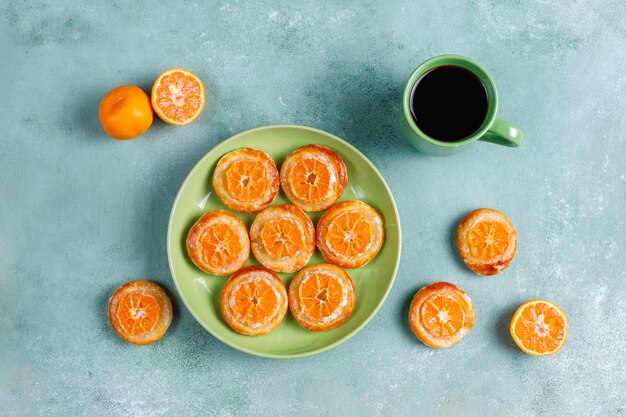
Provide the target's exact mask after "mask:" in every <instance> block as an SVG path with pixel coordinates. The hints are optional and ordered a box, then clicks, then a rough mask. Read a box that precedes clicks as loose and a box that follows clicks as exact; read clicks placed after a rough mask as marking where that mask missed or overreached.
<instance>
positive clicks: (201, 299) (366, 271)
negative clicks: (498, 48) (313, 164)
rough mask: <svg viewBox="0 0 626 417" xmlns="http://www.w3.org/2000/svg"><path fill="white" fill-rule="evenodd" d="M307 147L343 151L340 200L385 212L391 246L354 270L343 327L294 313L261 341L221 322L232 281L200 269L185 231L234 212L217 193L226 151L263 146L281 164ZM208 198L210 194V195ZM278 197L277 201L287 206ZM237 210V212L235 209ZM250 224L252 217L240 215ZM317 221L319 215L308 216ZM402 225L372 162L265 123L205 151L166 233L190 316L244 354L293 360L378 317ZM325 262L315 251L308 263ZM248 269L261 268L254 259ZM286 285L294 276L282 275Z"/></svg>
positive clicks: (315, 136)
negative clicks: (217, 213)
mask: <svg viewBox="0 0 626 417" xmlns="http://www.w3.org/2000/svg"><path fill="white" fill-rule="evenodd" d="M307 144H317V145H323V146H327V147H329V148H331V149H333V150H335V152H337V153H338V154H339V155H341V157H342V158H343V160H344V161H345V163H346V167H347V169H348V177H349V181H348V185H347V186H346V188H345V190H344V192H343V195H342V196H341V200H354V199H358V200H362V201H364V202H366V203H368V204H370V205H371V206H372V207H374V208H375V209H376V210H378V212H379V213H380V214H381V215H382V217H383V221H384V225H385V233H386V236H385V243H384V244H383V247H382V249H381V251H380V252H379V253H378V255H377V256H376V258H374V260H372V261H371V262H370V263H369V264H368V265H366V266H364V267H362V268H359V269H353V270H348V271H347V272H348V274H349V275H350V276H351V277H352V279H353V281H354V284H355V289H356V305H355V308H354V312H353V313H352V316H351V317H350V318H349V319H348V320H347V321H346V322H345V323H344V324H342V325H341V326H339V327H337V328H335V329H332V330H329V331H326V332H322V333H316V332H312V331H309V330H306V329H304V328H302V327H300V325H299V324H298V323H297V322H296V320H295V319H294V318H293V317H292V316H291V314H290V313H289V312H288V313H287V315H286V316H285V320H284V321H283V322H282V323H281V325H280V326H278V327H277V328H276V329H275V330H274V331H272V332H271V333H269V334H266V335H263V336H257V337H251V336H244V335H241V334H238V333H235V332H234V331H233V330H232V329H231V328H230V327H228V325H227V324H226V322H225V321H224V320H223V318H222V314H221V311H220V307H219V297H220V291H221V290H222V286H223V285H224V283H225V282H226V280H227V278H226V277H217V276H212V275H208V274H206V273H204V272H202V271H200V270H199V269H198V268H196V267H195V266H194V264H193V263H192V262H191V260H189V258H188V256H187V252H186V248H185V239H186V236H187V231H188V230H189V228H190V227H191V226H192V225H193V224H194V222H195V221H196V220H197V219H198V217H200V215H202V213H204V212H206V211H209V210H215V209H222V210H228V209H227V208H226V207H225V206H224V204H223V203H222V202H221V201H220V199H219V198H218V197H217V196H216V195H215V194H214V193H212V192H211V191H212V190H211V177H212V175H213V169H214V168H215V165H216V164H217V161H218V160H219V159H220V158H221V157H222V156H223V155H224V154H226V153H228V152H230V151H232V150H235V149H239V148H242V147H252V148H257V149H262V150H264V151H265V152H267V153H268V154H269V155H270V156H271V157H272V158H273V159H274V161H275V162H276V165H277V166H278V167H280V164H281V163H282V161H283V159H284V158H285V157H286V156H287V155H288V154H289V153H290V152H291V151H293V150H294V149H296V148H298V147H300V146H302V145H307ZM207 196H208V197H207ZM288 202H289V201H288V200H287V198H286V197H285V196H284V195H283V194H282V193H279V195H278V197H277V198H276V200H275V201H274V204H282V203H288ZM229 211H231V210H229ZM236 214H237V215H238V216H239V218H241V219H242V220H243V222H244V223H245V224H246V226H248V227H249V226H250V224H251V223H252V220H253V219H254V215H249V214H242V213H236ZM309 215H310V217H311V219H312V220H313V221H314V222H316V221H317V220H318V218H319V217H320V215H321V213H309ZM400 242H401V240H400V220H399V218H398V210H397V209H396V205H395V202H394V200H393V197H392V195H391V191H390V190H389V188H388V187H387V184H386V183H385V180H384V179H383V177H382V176H381V175H380V173H379V172H378V171H377V170H376V168H375V167H374V165H372V163H371V162H370V161H369V160H368V159H367V158H366V157H365V156H364V155H363V154H362V153H360V152H359V151H358V150H356V149H355V148H354V147H352V146H351V145H350V144H348V143H347V142H345V141H343V140H341V139H339V138H338V137H336V136H333V135H331V134H329V133H326V132H323V131H321V130H317V129H312V128H309V127H303V126H288V125H279V126H267V127H260V128H257V129H252V130H248V131H246V132H243V133H240V134H238V135H235V136H233V137H231V138H230V139H227V140H225V141H224V142H222V143H220V144H219V145H217V146H216V147H215V148H213V149H212V150H211V151H209V153H207V154H206V155H205V156H204V157H203V158H202V159H201V160H200V162H198V163H197V164H196V166H195V167H194V168H193V169H192V170H191V172H190V173H189V175H188V176H187V179H185V182H183V185H182V186H181V187H180V191H179V192H178V195H177V196H176V200H175V201H174V206H173V207H172V213H171V215H170V221H169V227H168V233H167V254H168V257H169V264H170V269H171V271H172V277H173V278H174V282H175V283H176V288H177V289H178V293H179V294H180V296H181V298H182V299H183V302H184V303H185V305H186V306H187V308H188V309H189V311H190V312H191V314H192V315H193V316H194V317H195V318H196V320H198V322H199V323H200V324H201V325H202V326H204V328H205V329H207V330H208V331H209V332H210V333H211V334H212V335H213V336H215V337H216V338H218V339H219V340H221V341H222V342H224V343H226V344H228V345H230V346H232V347H234V348H236V349H239V350H242V351H244V352H247V353H250V354H253V355H258V356H265V357H271V358H295V357H302V356H307V355H313V354H315V353H319V352H322V351H324V350H327V349H330V348H332V347H334V346H337V345H339V344H340V343H342V342H345V341H346V340H348V339H349V338H350V337H351V336H352V335H354V334H356V332H358V331H359V330H360V329H361V328H362V327H363V326H365V325H366V324H367V322H368V321H369V320H370V319H371V318H372V317H374V315H375V314H376V311H378V309H379V308H380V306H381V305H382V304H383V301H385V298H386V297H387V294H388V293H389V290H390V289H391V286H392V284H393V280H394V278H395V276H396V271H397V269H398V263H399V262H400ZM323 261H324V258H323V257H322V255H321V254H320V253H319V251H316V253H315V254H314V255H313V257H312V258H311V260H310V261H309V265H311V264H317V263H321V262H323ZM248 265H258V263H257V262H256V260H254V259H253V258H252V256H251V258H250V259H249V260H248ZM279 275H280V276H281V278H282V279H283V282H285V284H288V283H289V282H290V281H291V278H292V277H293V276H294V275H295V274H279Z"/></svg>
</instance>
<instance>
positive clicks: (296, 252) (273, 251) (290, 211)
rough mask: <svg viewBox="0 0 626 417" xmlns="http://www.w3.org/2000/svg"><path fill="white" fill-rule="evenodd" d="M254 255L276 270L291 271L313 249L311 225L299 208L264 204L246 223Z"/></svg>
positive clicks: (304, 261) (266, 265)
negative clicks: (260, 210) (263, 207)
mask: <svg viewBox="0 0 626 417" xmlns="http://www.w3.org/2000/svg"><path fill="white" fill-rule="evenodd" d="M250 246H251V249H252V253H253V254H254V257H255V258H256V259H257V260H258V261H259V262H260V263H261V264H262V265H263V266H264V267H266V268H269V269H271V270H272V271H276V272H295V271H297V270H299V269H300V268H302V267H303V266H304V265H306V263H307V262H308V261H309V259H310V258H311V255H313V252H314V251H315V227H314V226H313V222H312V221H311V219H309V217H308V216H307V215H306V213H305V212H304V211H302V209H301V208H299V207H298V206H296V205H293V204H281V205H278V206H272V207H268V208H266V209H265V210H263V211H262V212H261V213H259V214H258V215H257V217H256V218H255V219H254V222H253V223H252V226H250Z"/></svg>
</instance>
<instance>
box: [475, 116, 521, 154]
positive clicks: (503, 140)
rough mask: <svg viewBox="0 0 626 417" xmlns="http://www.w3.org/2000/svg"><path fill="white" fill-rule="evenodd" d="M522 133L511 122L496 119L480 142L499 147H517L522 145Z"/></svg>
mask: <svg viewBox="0 0 626 417" xmlns="http://www.w3.org/2000/svg"><path fill="white" fill-rule="evenodd" d="M522 137H523V134H522V131H521V130H519V129H518V128H516V127H515V126H513V125H511V124H510V123H509V122H507V121H504V120H502V119H499V118H497V117H496V120H494V122H493V124H492V125H491V127H490V128H489V130H488V131H487V132H486V133H485V134H484V135H483V136H482V137H481V138H480V139H478V140H482V141H484V142H491V143H495V144H497V145H504V146H510V147H517V146H519V145H520V144H521V143H522Z"/></svg>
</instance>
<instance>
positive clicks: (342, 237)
mask: <svg viewBox="0 0 626 417" xmlns="http://www.w3.org/2000/svg"><path fill="white" fill-rule="evenodd" d="M384 240H385V231H384V229H383V220H382V218H381V217H380V215H379V214H378V213H377V212H376V210H374V209H373V208H372V207H370V206H369V205H367V204H365V203H363V202H362V201H343V202H341V203H337V204H335V205H334V206H332V207H331V208H330V209H328V211H326V213H324V215H323V216H322V217H321V218H320V220H319V221H318V222H317V235H316V241H317V247H318V248H319V249H320V251H322V254H323V255H324V259H326V262H330V263H333V264H335V265H339V266H341V267H343V268H359V267H361V266H363V265H365V264H367V263H368V262H369V261H371V260H372V259H373V258H374V257H375V256H376V254H377V253H378V251H379V250H380V248H381V247H382V245H383V241H384Z"/></svg>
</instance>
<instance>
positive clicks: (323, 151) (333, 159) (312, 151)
mask: <svg viewBox="0 0 626 417" xmlns="http://www.w3.org/2000/svg"><path fill="white" fill-rule="evenodd" d="M305 159H313V160H316V161H318V162H319V163H321V164H323V165H324V166H326V168H327V169H328V172H329V174H330V183H329V184H330V188H329V190H328V193H327V194H326V195H324V196H321V197H316V198H311V199H309V198H306V197H304V196H300V195H298V193H297V191H296V189H295V188H294V185H295V181H296V180H295V179H294V177H295V176H294V171H293V168H294V167H295V166H296V165H297V164H298V163H300V162H301V161H303V160H305ZM347 183H348V171H347V170H346V165H345V163H344V162H343V159H341V157H340V156H339V155H337V153H336V152H335V151H333V150H332V149H329V148H327V147H325V146H319V145H306V146H302V147H300V148H298V149H296V150H295V151H293V152H292V153H291V154H289V155H288V156H287V158H285V161H284V162H283V165H282V166H281V168H280V185H281V187H282V189H283V191H284V193H285V195H286V196H287V198H288V199H289V201H291V202H292V203H293V204H295V205H297V206H298V207H300V208H301V209H302V210H304V211H322V210H325V209H327V208H328V207H330V206H331V205H333V204H334V203H335V202H336V201H337V200H338V199H339V197H341V194H342V193H343V189H344V188H345V186H346V184H347Z"/></svg>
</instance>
